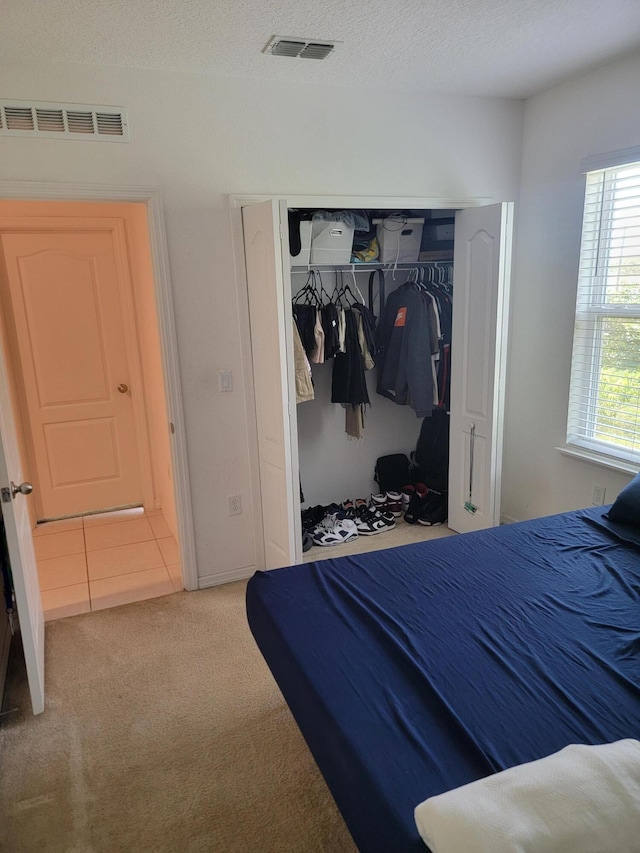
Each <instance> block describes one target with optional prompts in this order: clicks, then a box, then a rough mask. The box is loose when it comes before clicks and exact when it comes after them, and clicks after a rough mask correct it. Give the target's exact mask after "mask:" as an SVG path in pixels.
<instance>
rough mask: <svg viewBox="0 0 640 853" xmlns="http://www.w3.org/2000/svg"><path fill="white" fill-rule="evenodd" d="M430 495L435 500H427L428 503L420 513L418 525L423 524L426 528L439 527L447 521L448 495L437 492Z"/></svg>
mask: <svg viewBox="0 0 640 853" xmlns="http://www.w3.org/2000/svg"><path fill="white" fill-rule="evenodd" d="M430 494H432V495H433V499H432V500H429V499H428V498H427V500H428V503H427V504H426V505H425V507H424V508H423V510H422V512H421V513H420V518H419V519H418V523H419V524H423V525H424V526H425V527H439V526H440V525H441V524H444V522H445V521H446V520H447V514H448V513H447V495H446V494H444V495H443V494H438V493H437V492H432V493H430Z"/></svg>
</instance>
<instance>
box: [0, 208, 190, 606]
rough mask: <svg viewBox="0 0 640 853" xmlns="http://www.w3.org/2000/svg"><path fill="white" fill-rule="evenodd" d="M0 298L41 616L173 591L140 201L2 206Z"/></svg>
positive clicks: (155, 333)
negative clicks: (28, 487)
mask: <svg viewBox="0 0 640 853" xmlns="http://www.w3.org/2000/svg"><path fill="white" fill-rule="evenodd" d="M0 297H1V299H2V319H3V328H2V336H3V348H4V356H5V360H6V363H7V366H8V368H9V379H10V384H11V385H12V387H11V397H12V408H13V410H14V415H15V419H16V422H17V424H18V433H19V436H18V437H19V444H20V451H21V455H22V456H23V460H24V465H25V469H26V470H27V472H28V479H29V480H30V481H31V482H32V483H33V486H34V493H33V500H32V501H31V502H30V512H31V520H32V530H33V538H34V545H35V552H36V558H37V561H38V574H39V578H40V585H41V591H42V600H43V607H44V611H45V618H49V619H51V618H58V617H60V616H67V615H73V614H76V613H81V612H87V611H89V610H96V609H103V608H104V607H110V606H114V605H116V604H123V603H128V602H130V601H137V600H141V599H144V598H151V597H155V596H158V595H164V594H168V593H171V592H173V591H175V590H177V589H182V588H183V578H182V570H181V560H180V543H179V537H178V518H177V513H176V505H175V498H174V494H175V490H174V482H173V480H174V471H173V465H172V453H171V436H170V424H169V418H168V417H167V411H168V407H167V400H166V396H165V378H164V373H163V358H162V347H161V341H160V334H159V323H158V315H157V312H156V285H155V281H154V271H153V264H152V258H151V249H150V239H149V231H148V225H147V206H146V204H143V203H112V202H101V203H96V202H75V201H2V202H0Z"/></svg>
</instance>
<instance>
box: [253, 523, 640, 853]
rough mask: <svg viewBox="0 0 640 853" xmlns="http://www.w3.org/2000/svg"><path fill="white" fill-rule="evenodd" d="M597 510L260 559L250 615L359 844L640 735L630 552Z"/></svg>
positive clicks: (637, 608)
mask: <svg viewBox="0 0 640 853" xmlns="http://www.w3.org/2000/svg"><path fill="white" fill-rule="evenodd" d="M601 515H602V508H601V507H598V508H597V510H583V511H580V512H574V513H565V514H562V515H558V516H551V517H549V518H544V519H537V520H535V521H531V522H524V523H521V524H514V525H510V526H505V527H501V528H496V529H492V530H486V531H481V532H479V533H471V534H466V535H464V536H455V537H451V538H447V539H440V540H435V541H431V542H425V543H422V544H418V545H409V546H405V547H402V548H394V549H390V550H384V551H378V552H375V553H370V554H363V555H361V556H356V557H341V558H339V559H332V560H326V561H322V562H318V563H311V564H307V565H304V566H294V567H291V568H286V569H279V570H277V571H273V572H257V573H256V574H255V575H254V577H253V578H252V579H251V580H250V581H249V585H248V589H247V612H248V617H249V624H250V627H251V630H252V632H253V634H254V636H255V638H256V641H257V643H258V645H259V647H260V649H261V650H262V653H263V654H264V657H265V659H266V661H267V663H268V664H269V667H270V668H271V670H272V672H273V674H274V676H275V678H276V680H277V682H278V684H279V686H280V688H281V690H282V692H283V694H284V696H285V699H286V700H287V703H288V704H289V706H290V708H291V711H292V712H293V715H294V717H295V718H296V720H297V722H298V725H299V726H300V729H301V731H302V733H303V735H304V736H305V738H306V740H307V743H308V744H309V747H310V749H311V751H312V753H313V755H314V757H315V759H316V761H317V763H318V766H319V767H320V770H321V771H322V773H323V775H324V776H325V779H326V780H327V783H328V785H329V788H330V789H331V792H332V794H333V796H334V798H335V800H336V803H337V804H338V807H339V808H340V810H341V812H342V815H343V817H344V819H345V821H346V823H347V826H348V827H349V829H350V831H351V833H352V835H353V837H354V839H355V841H356V844H357V845H358V847H359V849H360V850H361V851H363V853H396V851H397V853H404V851H406V852H407V853H409V851H415V853H420V851H424V850H425V847H424V845H423V843H422V842H421V841H420V838H419V836H418V834H417V830H416V829H415V826H414V822H413V809H414V807H415V806H416V805H417V804H418V803H419V802H421V801H422V800H424V799H426V798H427V797H429V796H432V795H434V794H439V793H441V792H443V791H446V790H449V789H450V788H453V787H456V786H458V785H463V784H465V783H467V782H471V781H473V780H475V779H478V778H481V777H483V776H486V775H488V774H490V773H494V772H496V771H498V770H504V769H506V768H508V767H511V766H512V765H514V764H519V763H522V762H525V761H531V760H533V759H536V758H541V757H543V756H545V755H548V754H550V753H552V752H555V751H557V750H559V749H561V748H562V747H564V746H566V745H567V744H569V743H593V744H595V743H604V742H608V741H613V740H617V739H619V738H625V737H635V738H637V737H640V551H639V550H638V548H637V547H635V546H634V545H633V544H630V543H628V542H622V541H621V540H620V539H619V538H617V537H616V536H615V535H614V534H612V533H611V532H610V531H608V530H605V529H603V528H602V526H601V525H600V524H599V523H598V522H599V519H600V518H601Z"/></svg>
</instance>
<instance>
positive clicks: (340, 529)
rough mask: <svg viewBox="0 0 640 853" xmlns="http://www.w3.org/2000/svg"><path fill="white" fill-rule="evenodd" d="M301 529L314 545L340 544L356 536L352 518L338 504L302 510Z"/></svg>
mask: <svg viewBox="0 0 640 853" xmlns="http://www.w3.org/2000/svg"><path fill="white" fill-rule="evenodd" d="M302 530H303V535H304V533H308V534H309V536H310V537H311V541H312V542H313V544H314V545H324V546H326V545H342V544H343V542H351V541H352V540H353V539H356V538H357V536H358V530H357V528H356V525H355V522H354V521H353V519H351V518H349V517H348V515H347V513H346V512H345V511H344V510H343V509H342V507H341V506H339V505H338V504H330V505H329V506H313V507H310V508H309V509H305V510H303V511H302Z"/></svg>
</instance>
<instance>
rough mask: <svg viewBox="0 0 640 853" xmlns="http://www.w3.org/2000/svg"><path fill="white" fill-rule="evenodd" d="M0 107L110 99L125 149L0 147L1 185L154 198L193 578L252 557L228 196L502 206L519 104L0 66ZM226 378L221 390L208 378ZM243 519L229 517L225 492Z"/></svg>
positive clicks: (512, 185)
mask: <svg viewBox="0 0 640 853" xmlns="http://www.w3.org/2000/svg"><path fill="white" fill-rule="evenodd" d="M0 79H1V80H2V95H3V97H7V98H13V99H21V98H26V99H33V100H45V101H46V100H50V101H71V102H77V103H97V104H113V105H118V106H125V107H126V108H127V110H128V114H129V120H130V125H131V132H132V142H131V143H130V144H108V143H97V142H75V141H71V142H69V141H62V140H60V141H58V140H42V139H24V138H17V139H11V140H6V139H0V149H1V150H0V179H11V180H25V181H28V180H32V181H33V180H46V181H56V182H65V181H69V182H70V181H87V182H96V183H105V182H111V183H114V184H124V185H126V184H132V185H140V184H145V185H150V184H151V185H159V186H161V187H162V189H163V191H164V199H165V210H166V221H167V231H168V242H169V252H170V263H171V275H172V280H173V288H174V301H175V312H176V323H177V334H178V348H179V355H180V367H181V374H182V381H183V393H184V406H185V418H186V430H187V447H188V453H189V467H190V475H191V484H192V496H193V510H194V517H195V534H196V548H197V559H198V572H199V575H200V578H201V581H202V583H210V582H214V581H215V577H216V575H219V574H221V573H223V572H233V571H235V570H242V569H246V570H247V571H246V573H249V571H250V568H251V567H252V566H253V565H254V562H255V547H254V545H255V543H254V532H253V519H252V517H251V512H250V507H251V499H250V491H251V488H252V482H251V472H250V470H249V462H248V456H249V447H250V441H251V440H252V438H251V425H250V424H249V423H248V421H247V415H246V409H245V398H244V389H243V387H242V360H241V359H242V357H241V352H242V348H241V344H240V324H239V315H238V305H237V297H236V291H235V289H234V278H233V276H234V268H233V257H232V252H231V246H230V241H231V235H230V226H229V216H228V211H227V198H226V194H228V193H243V192H244V193H277V194H283V195H286V194H287V193H289V194H295V193H299V194H303V193H304V194H351V195H369V194H371V195H394V196H403V195H406V196H425V197H427V196H431V197H435V196H440V197H447V196H449V197H475V196H486V197H492V198H494V199H497V200H509V199H515V198H516V196H517V190H518V182H519V171H520V156H521V141H522V111H523V107H522V104H521V103H520V102H517V101H509V100H500V99H496V100H492V99H479V98H478V99H476V98H445V97H426V96H421V95H418V94H411V93H393V92H387V93H385V92H379V91H374V90H370V91H367V90H362V89H357V90H356V89H349V88H336V89H331V88H328V87H313V86H307V85H284V84H278V83H270V82H263V83H256V82H255V81H245V80H238V79H235V80H234V79H222V78H212V77H206V76H199V75H178V74H168V73H160V72H150V71H132V70H122V69H117V68H108V69H96V68H90V67H80V66H72V65H69V66H61V65H60V66H48V65H47V66H45V65H43V64H39V63H38V62H28V63H27V62H25V63H24V64H23V65H20V66H17V65H15V64H13V63H12V64H8V63H4V64H3V63H1V62H0ZM220 369H232V370H233V373H234V389H235V392H234V393H231V394H219V393H218V391H217V371H218V370H220ZM233 494H242V496H243V506H244V508H245V512H244V513H243V514H242V515H240V516H235V517H232V518H230V517H228V515H227V496H228V495H233Z"/></svg>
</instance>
